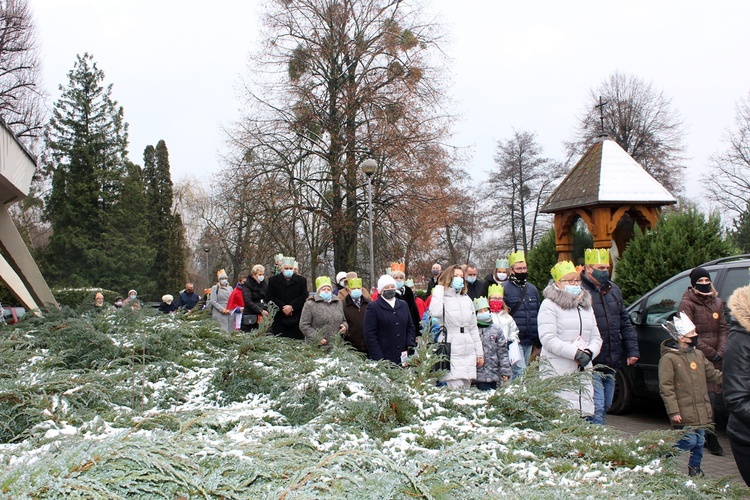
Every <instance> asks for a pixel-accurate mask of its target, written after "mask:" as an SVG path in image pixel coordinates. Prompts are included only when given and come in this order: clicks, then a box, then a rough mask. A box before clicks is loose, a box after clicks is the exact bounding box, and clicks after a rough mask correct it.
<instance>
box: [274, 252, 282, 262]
mask: <svg viewBox="0 0 750 500" xmlns="http://www.w3.org/2000/svg"><path fill="white" fill-rule="evenodd" d="M283 258H284V254H283V253H277V254H276V255H274V256H273V261H274V262H278V261H280V260H281V259H283Z"/></svg>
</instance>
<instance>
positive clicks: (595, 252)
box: [583, 248, 609, 265]
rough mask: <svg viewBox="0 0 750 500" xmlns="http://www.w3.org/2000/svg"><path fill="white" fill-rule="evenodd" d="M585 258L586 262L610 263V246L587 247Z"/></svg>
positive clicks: (589, 263)
mask: <svg viewBox="0 0 750 500" xmlns="http://www.w3.org/2000/svg"><path fill="white" fill-rule="evenodd" d="M583 253H584V257H583V260H584V262H585V263H586V264H588V265H592V264H609V248H587V249H586V250H585V251H584V252H583Z"/></svg>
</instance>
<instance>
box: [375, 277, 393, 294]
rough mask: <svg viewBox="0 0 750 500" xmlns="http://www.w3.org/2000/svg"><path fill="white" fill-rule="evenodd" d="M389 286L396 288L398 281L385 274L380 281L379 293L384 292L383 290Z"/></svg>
mask: <svg viewBox="0 0 750 500" xmlns="http://www.w3.org/2000/svg"><path fill="white" fill-rule="evenodd" d="M388 285H393V286H396V280H394V279H393V277H392V276H391V275H390V274H384V275H383V276H381V277H380V279H379V280H378V292H382V291H383V288H385V287H386V286H388Z"/></svg>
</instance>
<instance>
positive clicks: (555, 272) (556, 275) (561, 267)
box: [550, 260, 577, 281]
mask: <svg viewBox="0 0 750 500" xmlns="http://www.w3.org/2000/svg"><path fill="white" fill-rule="evenodd" d="M570 273H574V274H577V273H576V266H574V265H573V263H572V262H570V261H569V260H563V261H561V262H558V263H557V264H555V267H553V268H552V269H551V270H550V274H552V279H553V280H555V281H560V280H561V279H562V277H563V276H565V275H566V274H570Z"/></svg>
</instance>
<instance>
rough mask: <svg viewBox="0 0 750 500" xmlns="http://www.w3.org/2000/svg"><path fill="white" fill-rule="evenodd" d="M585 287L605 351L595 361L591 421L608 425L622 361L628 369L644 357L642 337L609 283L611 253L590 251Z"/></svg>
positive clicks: (618, 290)
mask: <svg viewBox="0 0 750 500" xmlns="http://www.w3.org/2000/svg"><path fill="white" fill-rule="evenodd" d="M585 263H586V265H585V266H584V270H583V271H582V272H581V287H582V288H583V289H584V290H587V291H588V292H589V294H591V303H592V306H593V308H594V316H596V326H597V327H598V328H599V333H600V334H601V336H602V348H601V350H600V351H599V355H598V356H597V357H596V358H595V359H594V366H597V365H602V366H599V367H597V368H596V370H595V371H594V416H593V417H592V418H591V421H592V422H593V423H595V424H599V425H604V415H606V413H607V410H609V407H610V406H612V398H613V396H614V392H615V377H614V376H615V372H616V371H617V370H619V369H620V368H622V359H623V357H625V358H626V363H627V365H628V366H630V365H634V364H635V363H636V361H638V358H639V357H640V356H641V354H640V352H639V350H638V337H637V336H636V334H635V331H634V330H633V325H632V324H631V323H630V317H629V316H628V311H627V309H625V303H624V302H623V300H622V292H620V289H619V288H618V287H617V285H615V284H614V283H612V281H610V279H609V267H610V266H609V250H608V249H606V248H600V249H591V248H590V249H587V250H586V252H585Z"/></svg>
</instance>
